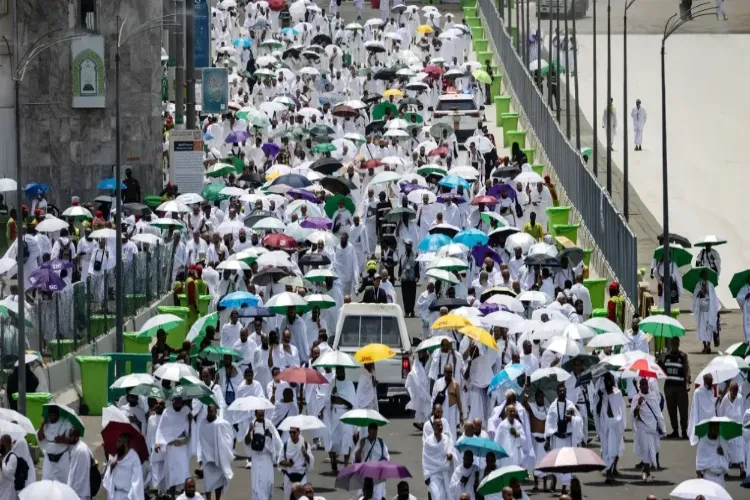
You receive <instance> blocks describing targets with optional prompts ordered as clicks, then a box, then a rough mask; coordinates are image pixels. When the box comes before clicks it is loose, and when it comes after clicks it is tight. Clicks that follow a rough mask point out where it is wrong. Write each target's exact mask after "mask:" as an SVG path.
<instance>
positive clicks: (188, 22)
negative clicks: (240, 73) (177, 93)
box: [180, 0, 197, 130]
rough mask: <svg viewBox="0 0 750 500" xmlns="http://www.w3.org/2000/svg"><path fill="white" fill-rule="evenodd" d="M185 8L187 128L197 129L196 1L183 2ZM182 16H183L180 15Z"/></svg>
mask: <svg viewBox="0 0 750 500" xmlns="http://www.w3.org/2000/svg"><path fill="white" fill-rule="evenodd" d="M183 6H185V7H186V10H185V65H186V66H187V78H186V82H187V127H186V128H187V129H188V130H193V129H195V127H196V125H197V123H196V117H195V104H196V103H195V1H194V0H193V1H187V2H185V3H183ZM180 17H182V16H180Z"/></svg>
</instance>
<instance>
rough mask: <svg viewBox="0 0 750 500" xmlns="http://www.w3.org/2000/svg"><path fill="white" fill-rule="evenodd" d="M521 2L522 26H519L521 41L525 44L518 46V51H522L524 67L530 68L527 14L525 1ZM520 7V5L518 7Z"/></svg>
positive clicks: (521, 0)
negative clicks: (527, 56)
mask: <svg viewBox="0 0 750 500" xmlns="http://www.w3.org/2000/svg"><path fill="white" fill-rule="evenodd" d="M519 1H520V2H521V5H520V7H521V9H520V10H521V24H520V25H519V28H521V41H522V42H523V43H522V44H521V45H519V46H518V50H520V51H521V54H520V55H521V61H523V64H524V66H527V67H528V64H529V63H527V62H526V40H527V38H526V19H525V17H526V13H525V12H524V10H523V2H524V0H519ZM516 6H518V5H516Z"/></svg>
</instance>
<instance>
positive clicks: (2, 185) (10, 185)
mask: <svg viewBox="0 0 750 500" xmlns="http://www.w3.org/2000/svg"><path fill="white" fill-rule="evenodd" d="M16 189H18V184H16V181H15V180H13V179H8V178H3V179H0V192H3V193H7V192H8V191H15V190H16Z"/></svg>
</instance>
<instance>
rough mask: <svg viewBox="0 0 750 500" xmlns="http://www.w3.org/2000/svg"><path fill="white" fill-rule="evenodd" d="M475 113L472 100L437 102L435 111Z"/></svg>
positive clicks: (475, 106)
mask: <svg viewBox="0 0 750 500" xmlns="http://www.w3.org/2000/svg"><path fill="white" fill-rule="evenodd" d="M456 110H458V111H476V110H477V105H476V104H474V100H473V99H445V100H441V101H440V102H438V105H437V109H436V111H456Z"/></svg>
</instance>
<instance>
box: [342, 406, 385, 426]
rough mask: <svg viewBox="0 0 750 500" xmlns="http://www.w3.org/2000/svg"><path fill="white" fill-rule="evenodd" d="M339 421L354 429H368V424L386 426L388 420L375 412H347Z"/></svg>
mask: <svg viewBox="0 0 750 500" xmlns="http://www.w3.org/2000/svg"><path fill="white" fill-rule="evenodd" d="M339 420H340V421H341V422H343V423H345V424H349V425H353V426H355V427H369V425H370V424H375V425H377V426H378V427H383V426H384V425H387V424H388V419H386V418H385V417H384V416H383V415H381V414H380V413H378V412H377V411H375V410H349V411H348V412H346V413H344V414H343V415H341V417H340V418H339Z"/></svg>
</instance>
